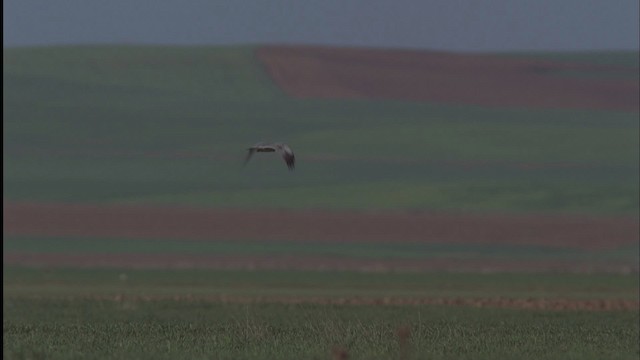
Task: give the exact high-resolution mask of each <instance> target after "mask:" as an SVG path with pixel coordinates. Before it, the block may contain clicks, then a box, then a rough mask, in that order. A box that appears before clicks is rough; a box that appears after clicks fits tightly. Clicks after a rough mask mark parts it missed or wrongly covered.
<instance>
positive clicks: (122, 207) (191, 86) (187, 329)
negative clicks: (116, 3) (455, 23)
mask: <svg viewBox="0 0 640 360" xmlns="http://www.w3.org/2000/svg"><path fill="white" fill-rule="evenodd" d="M3 55H4V56H3V90H4V91H3V126H4V132H3V214H4V215H3V266H4V268H3V270H4V271H3V292H4V295H3V317H4V322H3V335H4V336H3V355H4V357H5V358H34V357H35V358H37V357H47V358H69V357H72V358H73V357H89V358H114V359H115V358H126V357H136V358H150V359H151V358H153V359H159V358H172V359H175V358H189V359H193V358H234V359H236V358H255V359H264V358H278V359H284V358H292V359H300V358H320V359H322V358H334V359H341V358H345V356H347V355H348V356H349V358H350V359H365V358H366V359H373V358H380V359H388V358H425V357H429V358H473V359H478V358H487V359H489V358H491V359H493V358H522V359H527V358H531V359H541V358H559V357H561V358H575V359H583V358H586V359H589V358H592V359H601V358H637V356H638V353H639V351H640V350H639V348H638V343H637V339H638V336H639V335H638V333H639V328H638V320H639V316H640V315H639V314H640V313H639V299H638V290H639V288H638V280H639V278H638V267H639V259H638V250H639V249H638V240H639V236H638V232H639V222H638V214H639V203H638V198H639V196H640V191H639V187H638V182H639V175H638V174H639V161H640V155H639V149H640V144H639V140H638V132H639V125H638V114H639V112H638V110H639V109H638V82H637V79H638V66H637V62H638V54H637V53H593V54H493V55H486V54H484V55H469V54H445V53H432V52H414V51H390V50H371V49H331V48H314V47H299V48H296V47H262V48H252V47H229V48H207V47H109V46H106V47H90V46H88V47H51V48H24V49H4V52H3ZM445 75H446V76H445ZM407 79H411V81H409V82H407V81H408V80H407ZM407 83H410V85H411V86H410V87H404V85H406V84H407ZM525 85H526V86H525ZM257 141H285V142H287V143H288V144H289V145H291V147H292V148H293V149H294V151H295V152H296V159H297V164H296V170H295V171H294V172H289V171H288V170H287V168H286V166H285V165H284V163H283V162H282V161H281V159H279V158H277V156H256V157H254V159H252V161H251V162H250V163H249V164H248V165H247V166H246V167H242V162H243V160H244V156H245V151H246V148H247V147H248V146H250V145H252V144H253V143H255V142H257ZM261 155H262V154H261Z"/></svg>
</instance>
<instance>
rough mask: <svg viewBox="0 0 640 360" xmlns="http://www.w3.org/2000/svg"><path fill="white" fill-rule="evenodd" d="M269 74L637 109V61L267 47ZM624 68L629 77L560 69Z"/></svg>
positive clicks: (322, 89) (295, 89) (505, 100)
mask: <svg viewBox="0 0 640 360" xmlns="http://www.w3.org/2000/svg"><path fill="white" fill-rule="evenodd" d="M256 55H257V57H258V59H259V60H260V61H262V62H263V64H264V66H265V68H266V70H267V72H268V74H269V75H270V76H271V77H272V79H273V80H274V81H275V82H276V84H278V86H280V87H281V88H282V89H283V91H285V92H286V93H287V94H289V95H291V96H294V97H300V98H349V99H353V98H366V99H396V100H408V101H425V102H434V103H450V104H474V105H483V106H510V107H534V108H537V107H541V108H585V109H607V110H620V111H633V112H637V111H639V107H640V102H639V100H638V99H639V95H640V86H639V84H638V81H637V79H633V76H632V75H634V74H637V71H638V70H637V68H627V67H616V66H605V65H594V64H582V63H566V62H553V61H546V60H538V59H522V58H508V57H500V56H489V55H469V54H454V53H445V52H428V51H408V50H381V49H364V48H332V47H320V46H317V47H314V46H267V47H261V48H259V49H257V50H256ZM563 71H574V72H588V73H591V74H596V75H597V73H598V72H612V71H614V72H621V73H628V74H629V77H628V78H627V79H607V78H606V77H602V78H593V77H592V78H588V79H587V78H579V77H570V76H562V75H560V74H558V73H559V72H563Z"/></svg>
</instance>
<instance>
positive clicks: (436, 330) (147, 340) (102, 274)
mask: <svg viewBox="0 0 640 360" xmlns="http://www.w3.org/2000/svg"><path fill="white" fill-rule="evenodd" d="M3 292H4V295H3V334H4V336H3V355H4V358H7V359H9V358H39V357H46V358H55V359H57V358H60V359H62V358H113V359H115V358H132V357H135V358H141V359H147V358H148V359H169V358H171V359H199V358H203V359H204V358H208V359H211V358H214V359H225V358H227V359H301V358H304V359H330V358H340V357H339V355H338V354H336V353H339V352H345V353H348V354H349V358H350V359H390V358H391V359H394V358H395V359H403V358H406V359H410V358H416V359H418V358H434V359H451V358H456V359H460V358H469V359H495V358H519V359H553V358H566V359H583V358H585V359H601V358H620V359H627V358H628V359H632V358H636V357H637V355H638V351H639V348H638V342H637V339H638V335H639V333H638V331H639V329H638V320H639V313H638V311H637V310H619V311H605V312H598V311H582V310H569V311H566V310H565V311H558V310H553V309H538V310H531V309H517V308H501V307H491V306H490V307H482V308H475V307H473V306H443V305H421V304H419V303H418V304H415V305H393V304H390V305H380V304H367V303H362V304H333V305H332V304H327V303H322V302H318V299H319V298H320V299H328V298H329V299H331V298H333V299H339V298H344V297H347V298H354V297H355V298H356V299H357V298H389V297H391V298H404V299H419V298H422V297H430V298H434V297H439V298H445V299H446V298H459V297H464V298H467V299H474V298H485V297H491V298H523V299H531V298H538V299H544V298H546V297H552V298H553V297H558V296H561V297H562V298H565V299H580V298H585V297H586V298H598V297H603V296H605V297H606V298H609V299H610V298H627V299H635V301H637V278H636V277H635V276H623V275H591V276H588V275H569V274H567V275H530V274H529V275H527V274H522V275H515V274H486V275H471V276H470V275H469V274H428V275H425V274H357V273H333V272H325V273H322V272H237V271H208V270H207V271H195V270H186V271H166V270H155V271H150V270H149V271H141V270H138V271H135V270H119V269H112V270H106V269H105V270H100V269H93V270H73V269H67V270H65V269H59V270H46V269H43V270H38V269H22V268H6V267H5V268H4V271H3ZM220 296H227V297H229V298H220ZM238 296H240V298H238ZM242 296H244V298H243V297H242ZM256 296H261V297H263V298H264V297H265V296H267V299H268V298H269V297H271V298H272V299H280V300H273V301H268V300H266V301H265V300H263V301H257V302H255V301H249V302H243V301H238V299H254V300H255V299H256ZM292 297H293V298H295V299H298V300H300V299H303V300H304V299H305V298H306V299H310V301H297V302H293V303H287V302H285V301H282V299H292ZM221 299H222V300H221ZM224 299H227V300H224ZM229 299H231V300H229ZM233 299H236V300H233Z"/></svg>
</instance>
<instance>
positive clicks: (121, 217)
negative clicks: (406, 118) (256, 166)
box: [3, 202, 639, 249]
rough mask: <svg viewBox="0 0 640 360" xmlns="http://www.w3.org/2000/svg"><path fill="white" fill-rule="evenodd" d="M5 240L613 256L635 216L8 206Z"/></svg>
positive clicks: (634, 234)
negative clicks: (485, 249) (523, 250)
mask: <svg viewBox="0 0 640 360" xmlns="http://www.w3.org/2000/svg"><path fill="white" fill-rule="evenodd" d="M3 232H4V234H5V235H26V236H74V237H117V238H147V239H154V238H155V239H190V240H209V241H215V240H236V239H237V240H243V239H252V240H264V241H283V240H289V241H301V242H304V241H337V242H354V241H361V242H369V241H377V242H427V243H440V244H447V243H459V244H509V245H544V246H556V247H573V248H582V249H613V248H618V247H620V246H625V245H632V244H634V243H636V242H637V241H638V233H639V222H638V219H637V217H619V218H617V217H610V218H607V217H586V216H551V215H518V216H516V215H477V214H442V213H401V212H377V213H357V212H326V211H293V210H291V211H284V210H283V211H273V210H272V211H269V210H266V211H258V210H255V211H253V210H248V211H243V210H219V209H207V208H187V207H169V206H165V207H160V206H158V207H153V206H124V205H90V204H65V203H28V202H6V203H4V204H3Z"/></svg>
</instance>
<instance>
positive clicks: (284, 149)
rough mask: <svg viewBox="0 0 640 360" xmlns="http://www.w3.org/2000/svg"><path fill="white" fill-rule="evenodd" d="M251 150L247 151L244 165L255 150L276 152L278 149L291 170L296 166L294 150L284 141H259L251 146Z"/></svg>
mask: <svg viewBox="0 0 640 360" xmlns="http://www.w3.org/2000/svg"><path fill="white" fill-rule="evenodd" d="M248 150H249V152H248V153H247V157H246V158H245V160H244V165H246V164H247V163H248V162H249V160H251V157H252V156H253V154H254V153H255V152H275V151H277V152H278V153H280V154H281V155H282V158H283V159H284V162H285V163H286V164H287V167H288V168H289V170H293V169H294V168H295V161H296V159H295V156H294V155H293V150H291V148H290V147H289V146H288V145H287V144H282V143H275V144H264V143H257V144H255V145H253V146H252V147H250V148H249V149H248Z"/></svg>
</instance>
